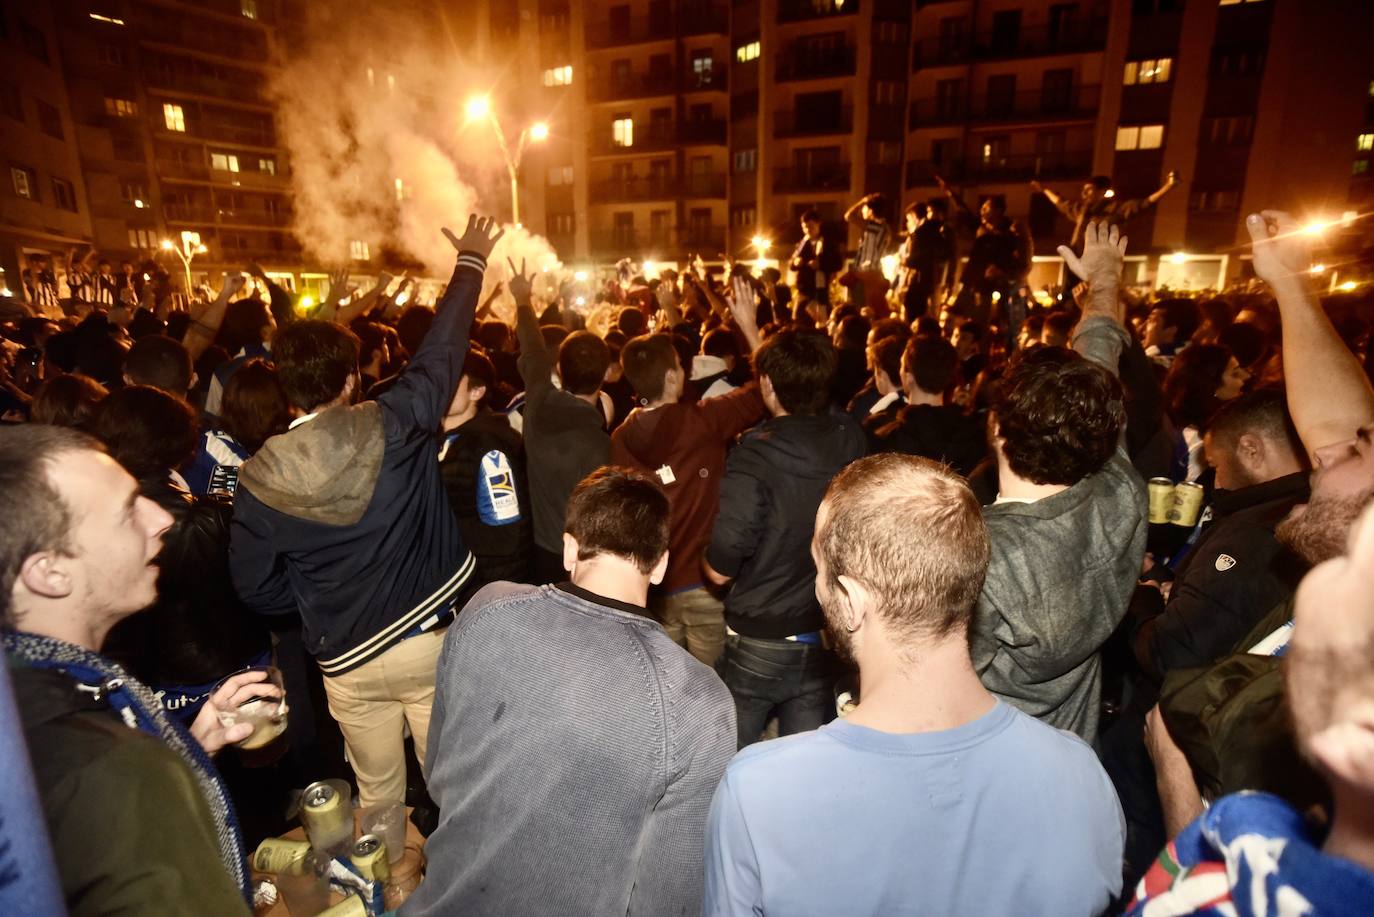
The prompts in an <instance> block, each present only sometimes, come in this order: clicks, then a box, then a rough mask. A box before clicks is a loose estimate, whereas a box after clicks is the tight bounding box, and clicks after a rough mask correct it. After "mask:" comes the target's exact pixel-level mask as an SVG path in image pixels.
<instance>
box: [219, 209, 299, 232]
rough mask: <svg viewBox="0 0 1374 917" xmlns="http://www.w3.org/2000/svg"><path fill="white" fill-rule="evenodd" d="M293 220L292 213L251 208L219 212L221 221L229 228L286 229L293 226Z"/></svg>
mask: <svg viewBox="0 0 1374 917" xmlns="http://www.w3.org/2000/svg"><path fill="white" fill-rule="evenodd" d="M291 219H292V218H291V214H290V213H282V212H280V211H277V212H273V211H270V210H258V209H251V208H241V209H238V210H227V209H221V210H220V212H219V221H220V222H221V223H224V224H226V225H229V226H266V227H270V228H273V229H284V228H285V227H287V226H290V225H291Z"/></svg>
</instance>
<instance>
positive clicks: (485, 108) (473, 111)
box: [465, 96, 491, 121]
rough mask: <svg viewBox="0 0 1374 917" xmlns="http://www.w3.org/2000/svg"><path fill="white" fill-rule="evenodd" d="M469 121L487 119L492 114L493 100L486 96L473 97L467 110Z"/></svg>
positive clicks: (469, 100)
mask: <svg viewBox="0 0 1374 917" xmlns="http://www.w3.org/2000/svg"><path fill="white" fill-rule="evenodd" d="M465 110H466V112H467V116H468V120H469V121H475V120H476V119H478V118H485V117H487V116H489V115H490V114H491V99H489V98H487V97H486V96H473V97H472V98H470V99H468V103H467V106H466V108H465Z"/></svg>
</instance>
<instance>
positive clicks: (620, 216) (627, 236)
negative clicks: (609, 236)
mask: <svg viewBox="0 0 1374 917" xmlns="http://www.w3.org/2000/svg"><path fill="white" fill-rule="evenodd" d="M612 218H613V220H614V223H613V224H612V226H613V227H614V231H613V241H614V243H615V244H616V245H622V246H630V245H634V244H635V215H634V213H633V212H625V211H622V212H620V213H616V214H613V216H612Z"/></svg>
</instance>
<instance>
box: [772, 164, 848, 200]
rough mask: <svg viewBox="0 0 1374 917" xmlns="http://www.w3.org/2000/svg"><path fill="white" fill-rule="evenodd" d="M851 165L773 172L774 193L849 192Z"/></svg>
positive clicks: (796, 168) (775, 170)
mask: <svg viewBox="0 0 1374 917" xmlns="http://www.w3.org/2000/svg"><path fill="white" fill-rule="evenodd" d="M848 190H849V163H847V162H840V163H832V164H830V165H812V166H793V167H792V168H782V169H774V170H773V191H774V192H775V193H777V194H796V193H805V192H808V191H848Z"/></svg>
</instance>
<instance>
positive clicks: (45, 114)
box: [33, 99, 65, 140]
mask: <svg viewBox="0 0 1374 917" xmlns="http://www.w3.org/2000/svg"><path fill="white" fill-rule="evenodd" d="M33 107H34V108H35V109H36V110H37V111H38V127H39V128H40V129H41V130H42V131H43V133H45V134H47V135H48V136H49V137H56V138H57V139H58V140H62V139H63V138H64V136H65V135H64V134H63V133H62V113H61V112H60V111H58V110H57V109H56V108H55V107H54V106H52V105H49V104H48V103H47V102H44V101H43V100H42V99H34V100H33Z"/></svg>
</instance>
